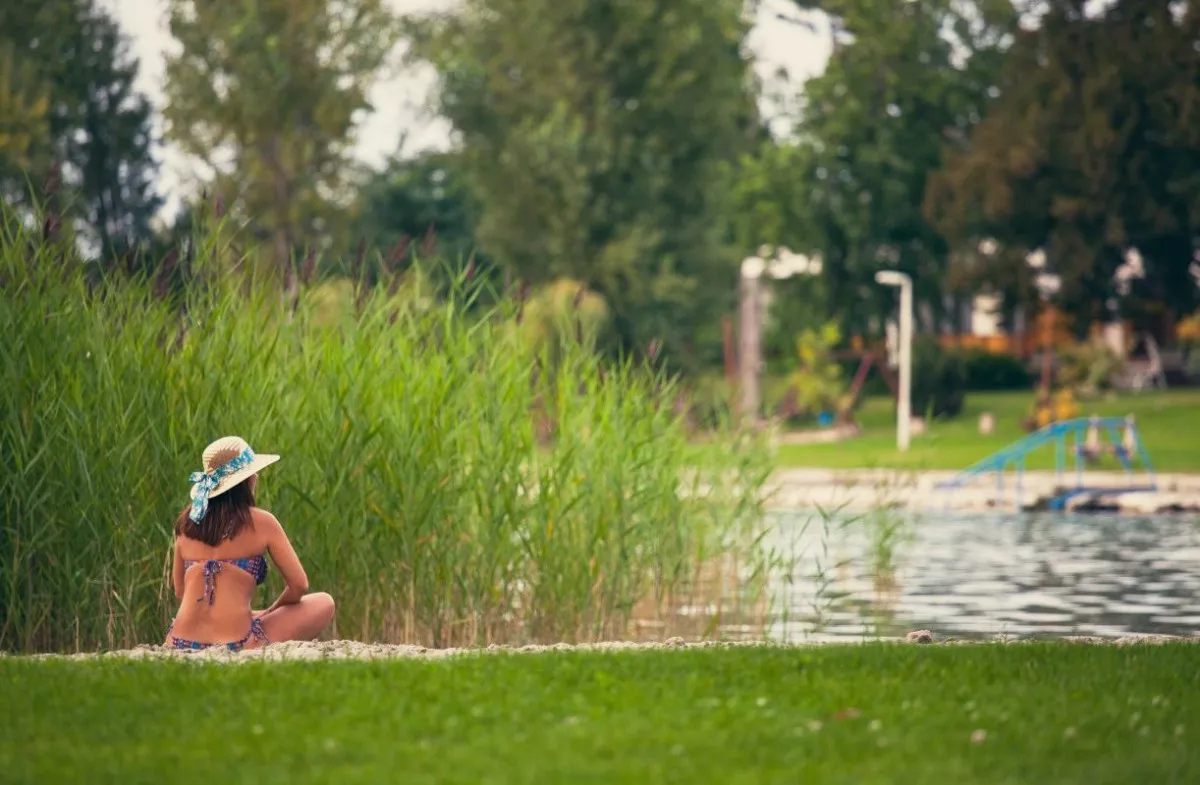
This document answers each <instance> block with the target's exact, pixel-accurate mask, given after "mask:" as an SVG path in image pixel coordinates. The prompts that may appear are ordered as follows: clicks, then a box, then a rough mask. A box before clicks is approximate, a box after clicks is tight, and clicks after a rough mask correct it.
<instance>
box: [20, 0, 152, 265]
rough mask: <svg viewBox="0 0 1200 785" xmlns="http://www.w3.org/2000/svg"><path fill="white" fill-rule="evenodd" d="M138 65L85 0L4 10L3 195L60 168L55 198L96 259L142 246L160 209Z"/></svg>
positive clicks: (25, 189)
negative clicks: (61, 195) (62, 192)
mask: <svg viewBox="0 0 1200 785" xmlns="http://www.w3.org/2000/svg"><path fill="white" fill-rule="evenodd" d="M137 69H138V63H137V60H136V59H135V58H133V57H132V56H131V55H130V54H129V46H128V42H127V40H126V39H125V37H124V36H123V35H122V34H121V32H120V29H119V28H118V26H117V24H116V22H115V21H114V20H113V19H112V18H111V17H110V16H109V15H108V14H107V13H106V12H104V11H103V10H101V9H100V8H98V7H96V6H95V5H93V3H92V2H90V0H50V1H49V2H44V3H16V4H4V5H3V6H0V117H3V118H4V120H2V121H0V198H3V199H5V200H7V201H10V202H16V203H20V202H23V201H25V199H27V198H28V197H29V196H30V195H31V194H30V193H29V188H30V186H33V187H34V188H35V189H36V188H38V187H40V186H41V184H42V182H43V181H44V180H45V179H46V178H47V177H48V175H49V172H50V170H51V168H52V166H54V165H55V163H56V162H57V163H58V164H60V165H61V169H62V172H63V180H64V182H63V183H62V184H61V187H62V188H64V189H66V190H67V191H69V192H70V193H69V197H68V198H65V199H62V200H60V201H61V202H62V205H63V206H64V207H65V208H66V209H67V210H68V214H69V215H70V217H72V218H74V219H75V220H76V221H77V222H78V223H79V224H80V226H81V228H82V230H83V234H84V237H85V239H87V240H89V241H90V242H91V243H92V244H93V245H94V247H95V249H96V251H97V252H98V253H99V254H100V255H101V256H102V257H108V256H111V255H113V254H117V253H124V252H125V251H127V250H130V249H132V248H134V247H136V246H139V245H140V244H142V243H143V242H144V241H145V240H146V239H147V238H148V237H149V235H150V221H151V219H152V218H153V217H154V214H155V212H156V211H157V209H158V207H159V205H160V200H159V198H158V196H157V195H156V194H155V192H154V189H153V180H152V176H151V172H152V169H153V160H152V158H151V150H150V148H151V141H152V139H151V131H150V121H151V120H150V115H151V107H150V104H149V102H148V101H147V100H146V98H145V97H144V96H142V95H140V94H138V93H137V92H136V91H135V90H134V87H133V83H134V80H135V78H136V76H137ZM32 195H33V196H34V197H35V198H40V197H41V196H42V195H41V194H38V193H36V192H35V193H34V194H32Z"/></svg>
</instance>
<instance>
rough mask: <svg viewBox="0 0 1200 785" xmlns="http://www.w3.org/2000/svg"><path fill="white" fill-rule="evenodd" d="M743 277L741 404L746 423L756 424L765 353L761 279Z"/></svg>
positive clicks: (740, 364) (741, 414) (740, 287)
mask: <svg viewBox="0 0 1200 785" xmlns="http://www.w3.org/2000/svg"><path fill="white" fill-rule="evenodd" d="M739 278H740V281H739V289H740V291H741V308H740V314H739V319H738V339H739V344H740V347H739V348H740V351H739V352H738V366H739V368H738V370H739V376H740V379H739V393H740V396H739V397H740V399H741V406H740V408H739V410H738V414H739V415H740V418H741V420H742V422H744V423H745V422H749V423H751V424H753V423H756V422H758V415H759V411H758V406H759V393H758V372H759V366H760V365H761V355H762V340H761V332H762V323H761V319H760V318H759V317H760V316H761V314H760V313H759V300H760V297H759V281H758V278H750V277H748V276H745V275H742V276H739Z"/></svg>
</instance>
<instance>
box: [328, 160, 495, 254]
mask: <svg viewBox="0 0 1200 785" xmlns="http://www.w3.org/2000/svg"><path fill="white" fill-rule="evenodd" d="M478 212H479V208H478V206H477V205H476V204H475V203H474V202H473V200H472V199H471V195H470V192H469V190H468V188H467V184H466V181H465V178H464V176H463V172H462V164H461V161H460V156H459V155H458V154H456V153H424V154H421V155H418V156H415V157H413V158H400V157H398V156H397V157H393V158H391V159H390V160H389V161H388V162H387V164H386V165H385V166H384V167H383V168H382V169H381V170H380V171H378V172H375V173H374V174H372V176H371V177H370V178H369V179H368V180H367V182H366V183H365V184H364V185H363V187H362V188H361V189H360V190H359V192H358V198H357V206H356V215H355V219H354V222H353V224H352V226H351V229H350V236H352V237H355V238H362V239H363V240H365V241H366V243H367V245H369V246H371V247H375V248H394V247H396V245H397V244H404V243H411V244H412V245H413V246H414V247H415V246H417V244H418V243H421V244H424V243H426V242H427V240H431V241H432V242H433V246H432V247H430V248H428V249H426V251H427V252H423V253H422V256H423V257H427V256H429V255H430V253H436V254H437V255H438V256H441V257H446V258H448V259H449V260H451V261H458V260H462V259H467V258H469V257H472V256H476V255H478V250H477V248H476V241H475V225H476V223H477V221H478ZM481 261H485V260H484V259H481Z"/></svg>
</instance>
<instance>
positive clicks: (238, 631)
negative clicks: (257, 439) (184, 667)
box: [165, 436, 333, 651]
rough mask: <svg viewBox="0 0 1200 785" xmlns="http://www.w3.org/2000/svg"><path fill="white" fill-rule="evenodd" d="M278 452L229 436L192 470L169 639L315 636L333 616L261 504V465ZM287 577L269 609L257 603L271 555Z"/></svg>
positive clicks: (213, 642) (249, 642)
mask: <svg viewBox="0 0 1200 785" xmlns="http://www.w3.org/2000/svg"><path fill="white" fill-rule="evenodd" d="M278 460H279V456H278V455H258V454H256V453H255V452H254V451H253V450H252V449H250V445H248V444H247V443H246V442H245V440H243V439H240V438H238V437H236V436H227V437H225V438H223V439H218V440H217V441H215V442H213V443H212V444H210V445H208V447H207V448H205V450H204V471H203V472H197V473H196V474H193V475H192V477H191V481H192V483H193V485H192V503H191V504H190V505H188V506H187V508H185V509H184V510H183V512H182V513H180V514H179V520H178V521H176V522H175V548H174V550H175V554H174V567H173V569H172V570H171V580H172V583H173V584H174V586H175V596H176V597H178V598H179V601H180V605H179V612H178V613H176V614H175V620H174V621H172V622H171V628H170V629H169V630H168V631H167V640H166V644H165V645H166V646H168V647H169V648H173V649H207V648H209V647H211V646H224V647H226V648H227V649H229V650H230V651H241V650H242V649H252V648H258V647H259V646H265V645H266V644H268V643H272V642H275V643H278V642H280V641H288V640H312V639H313V638H315V637H317V635H319V634H320V632H321V630H323V629H325V627H326V626H327V625H328V624H329V622H330V620H331V619H332V618H333V598H332V597H330V596H329V595H328V594H324V593H317V594H306V593H305V592H307V591H308V576H306V575H305V574H304V567H303V566H301V564H300V560H299V559H298V558H297V557H296V552H295V551H294V550H293V549H292V544H291V543H290V542H289V541H288V538H287V535H286V534H285V533H284V531H283V527H282V526H280V525H279V521H277V520H275V516H274V515H272V514H271V513H269V512H267V511H266V510H260V509H259V508H257V507H255V506H254V489H255V487H257V484H258V472H259V471H261V470H262V469H264V468H266V467H267V466H270V465H271V464H272V463H275V462H276V461H278ZM267 554H270V556H271V561H273V562H275V567H276V568H277V569H278V570H279V572H280V573H281V574H282V575H283V579H284V580H285V581H287V587H286V588H285V589H284V590H283V594H281V595H279V599H277V600H276V601H275V603H274V604H273V605H271V607H269V608H267V609H266V610H265V611H255V610H252V609H251V606H250V603H251V601H252V600H253V598H254V589H255V587H257V586H258V585H259V584H261V583H262V582H263V581H264V580H266V578H267V560H266V555H267Z"/></svg>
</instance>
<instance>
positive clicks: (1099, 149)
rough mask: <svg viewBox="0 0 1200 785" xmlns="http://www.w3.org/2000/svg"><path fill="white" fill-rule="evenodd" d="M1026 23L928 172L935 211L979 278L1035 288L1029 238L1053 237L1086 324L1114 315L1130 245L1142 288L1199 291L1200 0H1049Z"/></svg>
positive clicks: (1157, 296)
mask: <svg viewBox="0 0 1200 785" xmlns="http://www.w3.org/2000/svg"><path fill="white" fill-rule="evenodd" d="M1047 5H1048V9H1047V11H1046V13H1045V15H1044V16H1043V17H1042V19H1041V22H1040V25H1039V26H1037V27H1036V28H1033V29H1026V30H1022V31H1021V32H1020V33H1019V34H1018V36H1017V40H1016V44H1015V46H1014V47H1013V49H1012V51H1011V53H1010V56H1009V58H1008V60H1007V62H1006V64H1005V68H1004V72H1003V79H1002V82H1001V97H1000V98H999V100H998V101H997V103H996V104H995V105H994V106H993V107H992V108H991V110H990V112H989V113H988V116H987V118H986V119H985V120H984V122H983V123H982V124H980V125H979V126H978V127H977V128H975V129H974V132H973V133H972V134H971V137H970V144H969V145H967V146H965V147H964V148H962V149H960V150H956V151H955V152H954V153H953V154H952V155H951V156H950V157H949V158H948V160H947V162H946V166H945V168H944V170H943V171H941V172H939V173H938V174H937V175H936V176H935V177H934V179H933V181H932V183H931V189H930V193H929V194H928V199H927V202H926V205H925V208H926V213H927V215H929V216H930V217H931V218H932V219H934V220H935V221H936V222H937V225H938V226H939V227H940V228H941V229H942V230H943V231H944V232H945V234H946V235H947V236H948V237H950V238H952V239H953V240H954V241H955V242H957V243H959V244H961V245H962V246H964V247H967V248H969V247H971V246H972V245H973V244H975V243H977V242H978V241H979V240H980V239H981V238H985V237H992V238H995V239H996V240H997V241H998V243H999V250H998V251H997V252H995V253H994V254H991V255H980V254H977V253H964V254H963V258H962V262H963V264H962V266H963V267H964V268H965V271H966V274H967V276H968V277H969V279H970V280H974V281H980V280H988V281H991V282H993V284H994V285H997V286H998V287H1003V289H1004V290H1005V292H1006V293H1007V294H1008V297H1009V298H1010V300H1019V299H1022V298H1025V299H1027V298H1028V297H1029V296H1030V294H1031V289H1030V282H1029V272H1028V270H1027V269H1026V264H1025V261H1024V260H1025V254H1026V253H1027V252H1028V251H1030V250H1032V249H1037V248H1044V249H1045V250H1046V252H1047V256H1048V258H1049V263H1050V265H1051V266H1052V267H1053V268H1054V270H1055V271H1056V272H1058V273H1059V274H1061V275H1062V277H1063V289H1062V292H1061V294H1060V295H1059V297H1058V302H1060V304H1061V305H1062V306H1063V307H1065V308H1066V309H1067V310H1068V311H1069V312H1071V313H1073V314H1074V315H1075V316H1076V317H1077V323H1078V324H1081V325H1085V324H1086V323H1088V322H1090V321H1092V320H1095V319H1097V318H1103V317H1105V316H1107V315H1108V313H1107V311H1108V309H1107V308H1106V304H1107V303H1109V302H1110V299H1111V298H1114V295H1116V294H1117V293H1118V292H1117V288H1118V287H1117V284H1116V283H1115V282H1114V280H1113V274H1114V272H1115V271H1116V269H1117V268H1118V267H1119V266H1120V265H1121V264H1122V262H1123V260H1124V258H1125V253H1126V251H1127V249H1129V248H1136V249H1137V250H1138V251H1139V253H1140V254H1141V256H1142V258H1143V260H1144V267H1145V273H1146V277H1145V279H1143V280H1142V281H1139V282H1137V283H1136V285H1135V292H1134V294H1135V298H1134V299H1140V300H1141V302H1142V303H1143V304H1144V303H1157V304H1159V305H1161V306H1165V307H1167V308H1170V309H1173V310H1174V312H1175V313H1176V314H1180V313H1188V312H1190V311H1191V310H1193V309H1194V308H1195V307H1196V306H1197V304H1198V290H1197V285H1196V282H1195V281H1194V280H1192V279H1191V276H1190V275H1189V273H1188V267H1189V265H1190V264H1192V262H1193V260H1194V259H1196V258H1197V257H1196V253H1197V250H1198V249H1200V245H1198V240H1200V8H1197V3H1195V2H1173V3H1167V2H1144V0H1115V2H1113V3H1111V4H1109V5H1108V6H1107V7H1106V8H1104V9H1102V10H1101V11H1100V12H1099V13H1096V14H1093V15H1088V14H1086V13H1085V9H1084V4H1083V3H1082V2H1080V1H1079V0H1053V2H1049V3H1048V4H1047Z"/></svg>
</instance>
